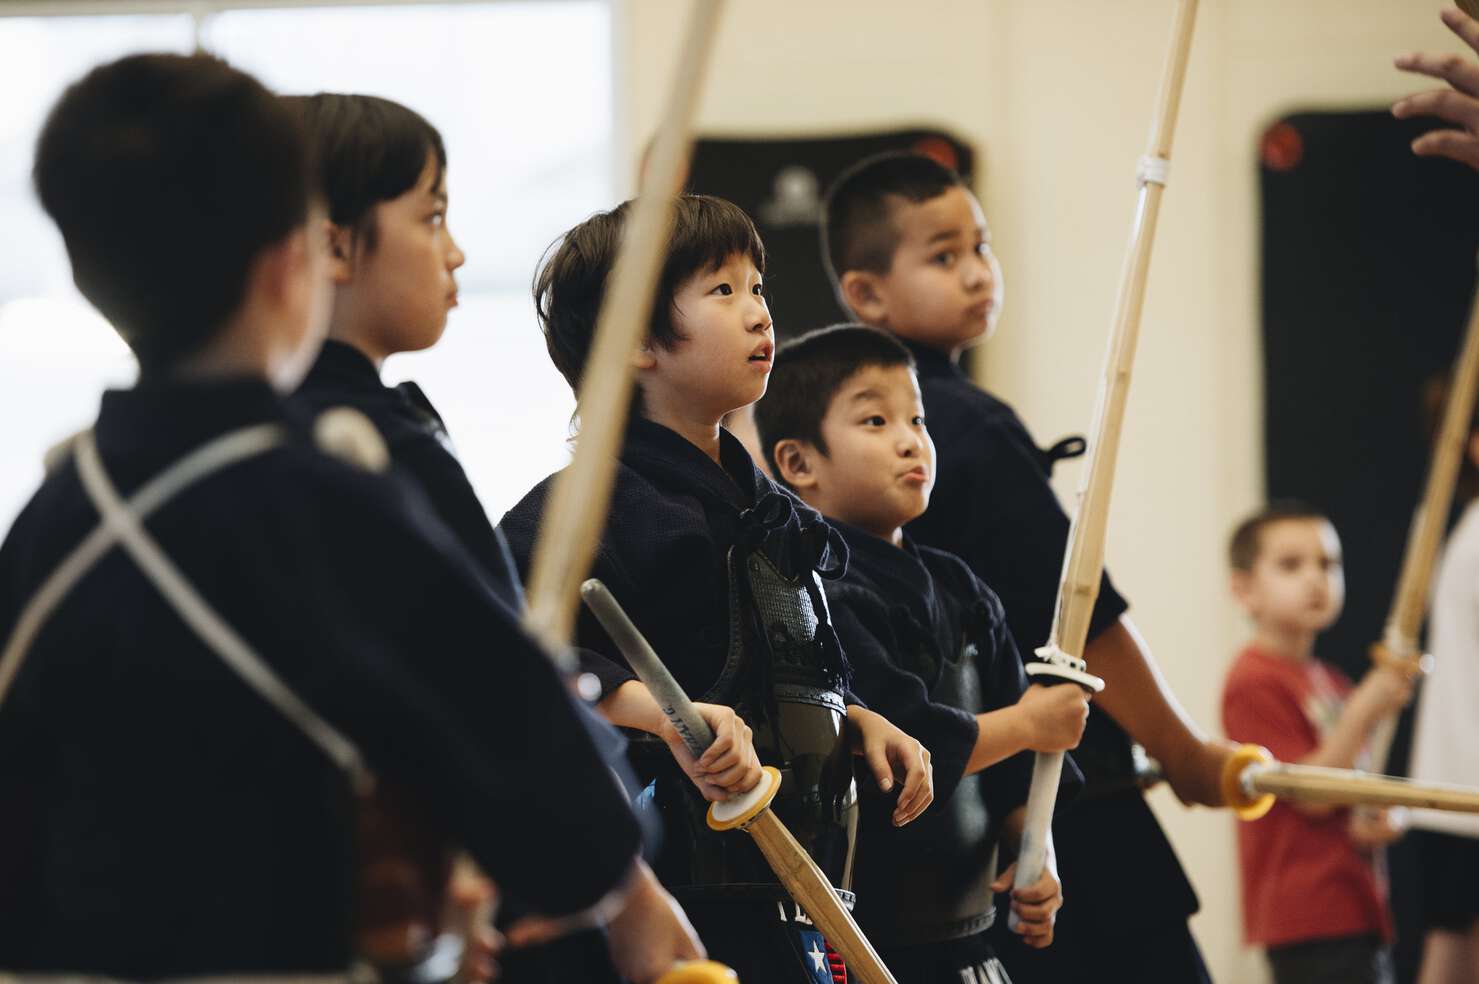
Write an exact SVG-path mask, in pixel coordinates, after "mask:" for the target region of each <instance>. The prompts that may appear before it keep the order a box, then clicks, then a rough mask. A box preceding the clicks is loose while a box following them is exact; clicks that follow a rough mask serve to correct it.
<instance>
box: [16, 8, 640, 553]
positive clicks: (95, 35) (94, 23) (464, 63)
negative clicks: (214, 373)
mask: <svg viewBox="0 0 1479 984" xmlns="http://www.w3.org/2000/svg"><path fill="white" fill-rule="evenodd" d="M212 6H216V7H222V6H223V5H212ZM225 6H226V7H228V8H229V5H225ZM198 8H199V5H192V9H198ZM194 26H195V25H194V24H193V23H192V20H191V18H190V17H189V16H185V15H178V16H151V17H57V18H33V19H4V18H0V85H3V86H6V87H7V88H8V90H9V91H12V92H14V91H18V90H21V89H22V88H24V89H25V91H28V92H34V93H36V98H35V99H34V101H27V105H26V107H25V108H24V110H21V109H18V108H16V107H14V106H5V107H3V108H0V148H3V150H0V229H6V230H7V231H8V232H7V234H6V235H5V236H4V237H0V420H3V421H4V423H3V424H0V429H3V430H4V433H5V435H6V436H5V439H4V441H3V442H0V526H7V525H8V524H9V521H10V519H11V517H12V516H13V515H14V513H15V512H16V511H17V510H18V509H19V508H20V507H21V505H23V504H24V502H25V500H26V499H27V498H28V497H29V495H30V494H31V492H32V491H33V490H34V488H35V485H36V482H37V481H38V479H39V477H40V466H39V461H40V456H41V454H42V452H43V451H44V449H45V448H46V447H48V446H49V445H50V444H52V443H53V442H55V441H57V440H59V439H60V438H62V437H65V436H66V435H67V434H69V433H71V432H72V431H75V430H76V429H78V428H79V427H83V426H86V425H87V423H88V422H89V421H90V420H91V419H92V417H93V415H94V414H95V413H96V409H97V397H98V392H99V390H100V389H101V388H102V387H103V386H104V385H108V384H118V383H126V382H127V381H129V380H130V379H131V378H132V375H133V369H132V363H131V360H130V359H129V358H128V356H127V352H126V349H124V348H123V346H122V344H121V343H120V342H119V341H118V340H117V338H116V336H114V335H113V334H112V332H111V330H109V329H108V328H107V327H106V326H105V325H104V324H103V323H102V322H101V319H100V318H98V317H97V316H96V315H95V314H93V313H92V312H91V309H90V308H87V307H86V305H85V303H84V302H82V301H81V299H80V298H79V297H78V296H77V295H76V292H75V290H73V289H72V287H71V284H70V279H69V278H70V275H69V273H68V269H67V265H66V258H65V255H64V254H63V253H62V250H61V244H60V239H59V237H58V236H57V235H56V233H55V231H54V230H53V229H52V228H51V227H50V225H49V224H48V223H47V222H46V220H45V218H44V216H43V215H42V213H41V211H40V209H39V207H38V206H37V205H36V204H35V199H34V194H33V193H32V192H31V190H30V185H29V168H30V157H31V153H32V149H33V147H32V145H33V143H34V139H35V134H36V132H37V130H38V128H39V126H40V124H41V122H42V118H43V115H44V113H45V111H46V109H47V108H49V106H50V104H51V103H52V102H53V101H54V100H55V98H56V96H57V95H58V94H59V93H60V91H61V89H62V88H63V87H64V86H65V85H66V84H67V83H68V82H70V81H71V80H73V79H74V78H76V77H77V76H79V75H80V74H81V73H82V72H83V71H84V70H85V69H86V67H88V66H90V65H93V64H96V63H98V62H100V61H103V60H106V59H109V58H112V57H116V56H117V55H120V54H123V53H125V52H127V51H138V50H151V49H153V50H175V51H180V50H188V49H189V47H190V46H191V44H192V38H193V36H194V35H193V31H194ZM200 27H201V32H200V36H201V39H202V41H203V43H204V44H205V46H206V47H208V48H209V49H210V50H212V51H214V52H216V53H218V54H220V55H222V56H223V57H225V58H226V59H227V60H229V61H231V62H232V63H233V64H235V65H237V66H239V67H241V68H243V69H246V70H247V71H250V72H252V73H254V74H256V75H257V76H258V77H259V78H261V79H262V80H263V81H264V82H266V83H267V84H268V85H269V86H271V87H273V88H274V89H276V90H277V91H280V92H285V93H309V92H319V91H336V92H365V93H370V94H374V95H382V96H386V97H389V98H393V99H396V100H397V101H399V102H403V103H405V104H406V105H408V106H410V107H412V108H413V109H415V110H417V111H418V112H420V113H422V114H423V115H425V116H426V117H427V118H428V119H430V120H431V121H432V123H433V124H435V125H436V126H437V128H438V129H440V130H441V132H442V135H443V137H444V139H445V141H446V144H447V152H448V158H449V161H448V182H449V189H450V192H451V199H452V204H451V209H450V213H449V216H448V221H449V225H450V227H451V229H452V231H453V233H454V234H455V235H456V236H457V239H458V242H459V244H460V245H461V246H462V247H463V250H464V251H465V252H466V254H467V257H468V259H467V264H466V265H465V266H464V267H463V268H462V269H461V270H460V271H459V272H458V282H459V290H460V295H461V297H460V299H461V306H460V307H459V308H458V309H457V310H455V311H453V312H452V315H451V319H450V322H449V325H448V329H447V334H446V336H445V337H444V338H443V340H442V342H441V344H439V345H438V346H437V347H436V348H435V349H433V350H432V351H430V352H425V353H418V354H415V355H406V356H398V357H395V358H393V359H391V360H390V361H389V363H387V366H386V378H387V380H388V381H391V382H395V381H399V380H401V379H407V378H414V379H416V380H417V381H418V382H419V383H420V384H421V385H422V387H423V388H424V389H425V390H426V392H427V393H428V395H429V396H430V397H431V398H432V400H433V401H434V402H435V403H436V404H437V407H438V409H439V410H440V411H441V412H442V415H443V417H444V418H446V421H447V425H448V428H449V429H450V430H451V433H452V437H453V440H454V442H455V443H456V445H457V448H458V451H459V453H460V454H461V457H462V460H463V463H464V465H465V466H466V467H467V470H468V473H469V475H470V477H471V478H472V480H473V484H474V485H475V486H476V487H477V489H478V491H479V493H480V495H481V496H482V497H483V501H484V504H485V505H486V506H487V508H488V511H489V513H490V514H491V515H492V516H493V518H494V519H495V520H496V519H497V518H498V517H499V516H501V514H502V512H503V511H504V510H505V509H507V508H508V507H509V506H511V505H512V504H513V503H514V502H515V501H516V500H517V498H518V497H519V496H520V495H522V494H523V493H524V492H525V491H527V490H528V488H529V487H530V486H531V485H533V484H534V483H535V482H536V481H538V480H539V479H540V478H543V477H544V476H545V475H546V474H548V473H549V472H551V471H554V470H555V469H557V468H559V467H561V466H562V465H563V464H564V463H565V461H566V460H568V447H567V444H566V440H565V439H566V437H567V436H568V427H569V418H570V413H571V410H572V408H573V407H574V400H573V399H572V397H571V395H570V392H569V389H568V387H566V385H565V382H564V380H563V379H561V378H560V376H559V375H558V373H556V372H555V371H554V369H553V367H552V366H551V365H550V362H549V357H548V356H547V355H546V354H545V351H544V341H543V338H542V337H541V336H540V334H539V331H538V328H537V326H536V323H535V320H534V315H533V304H532V302H531V300H530V298H529V284H530V281H531V280H532V279H533V273H534V268H535V265H536V263H537V261H538V259H539V257H540V256H541V255H542V253H543V252H544V250H545V248H546V247H547V246H548V245H549V244H550V242H551V241H552V240H553V239H554V238H555V237H556V236H557V235H558V234H559V233H560V232H561V231H563V230H564V229H565V228H568V227H569V226H570V225H572V224H574V223H575V222H578V221H580V220H581V219H582V218H584V217H586V216H587V215H589V214H590V213H591V212H593V211H596V210H597V209H600V208H605V207H609V206H610V205H611V204H612V194H613V188H614V180H613V154H612V128H611V107H612V88H611V86H612V81H611V75H612V70H611V54H610V51H611V44H610V33H611V24H610V12H609V10H608V6H607V3H605V2H596V0H592V2H580V0H564V2H497V3H486V4H476V3H463V4H448V5H445V6H440V5H425V4H409V5H406V6H366V7H323V8H314V7H286V8H266V9H219V10H215V11H214V12H212V13H209V14H208V15H207V16H206V17H205V19H204V21H203V23H202V24H201V25H200ZM12 51H14V52H18V53H20V52H23V53H24V54H25V58H24V59H23V60H19V61H18V60H16V59H14V58H11V57H8V56H9V55H10V54H11V53H12ZM12 102H13V101H12ZM9 230H14V232H13V233H12V232H9Z"/></svg>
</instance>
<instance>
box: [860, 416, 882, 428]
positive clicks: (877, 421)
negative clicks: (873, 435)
mask: <svg viewBox="0 0 1479 984" xmlns="http://www.w3.org/2000/svg"><path fill="white" fill-rule="evenodd" d="M863 423H865V424H867V425H868V426H869V427H882V426H883V425H884V424H885V423H886V421H885V420H884V419H883V415H882V414H879V413H875V414H874V415H873V416H871V417H869V418H868V419H866V420H864V421H863Z"/></svg>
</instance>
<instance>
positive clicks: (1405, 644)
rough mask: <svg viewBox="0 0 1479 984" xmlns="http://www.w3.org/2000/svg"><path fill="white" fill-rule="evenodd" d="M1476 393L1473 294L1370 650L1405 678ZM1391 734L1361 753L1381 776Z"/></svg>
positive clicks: (1385, 724)
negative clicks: (1423, 478) (1386, 611)
mask: <svg viewBox="0 0 1479 984" xmlns="http://www.w3.org/2000/svg"><path fill="white" fill-rule="evenodd" d="M1476 392H1479V293H1476V295H1475V299H1474V306H1473V308H1472V310H1471V311H1470V312H1469V327H1468V330H1467V334H1466V335H1465V336H1464V347H1463V349H1462V351H1461V352H1460V353H1459V358H1458V363H1457V364H1456V365H1455V366H1454V367H1453V382H1452V384H1451V385H1450V386H1449V388H1448V405H1447V406H1446V407H1445V408H1444V411H1443V423H1442V425H1441V426H1440V428H1439V430H1438V437H1437V439H1436V440H1435V441H1434V443H1433V463H1432V465H1431V466H1430V467H1429V469H1428V486H1427V489H1426V490H1425V491H1424V493H1423V498H1422V502H1421V503H1419V504H1418V507H1417V512H1416V513H1414V514H1413V517H1412V529H1411V532H1410V533H1409V534H1408V537H1407V552H1406V554H1405V555H1404V556H1403V558H1402V573H1401V575H1400V576H1399V577H1398V579H1397V593H1396V596H1395V597H1394V598H1393V599H1392V611H1391V614H1390V615H1388V616H1387V624H1386V630H1385V631H1384V632H1383V634H1382V639H1381V641H1380V642H1378V643H1376V644H1374V645H1373V646H1372V647H1371V660H1372V662H1374V663H1376V664H1377V665H1378V666H1390V667H1392V668H1394V669H1396V670H1398V671H1400V672H1402V673H1405V674H1407V676H1408V677H1409V678H1411V677H1416V676H1419V675H1421V674H1422V673H1425V672H1426V671H1427V669H1428V666H1429V664H1430V660H1431V657H1427V656H1424V655H1423V654H1422V653H1421V652H1420V651H1419V649H1418V634H1419V632H1420V631H1421V629H1422V624H1423V617H1424V616H1425V615H1426V614H1427V610H1428V586H1429V585H1430V584H1431V583H1432V579H1433V568H1434V566H1435V564H1436V563H1437V559H1438V547H1439V544H1440V543H1442V540H1443V531H1444V530H1445V529H1446V528H1447V526H1448V511H1449V509H1450V508H1451V507H1452V505H1453V487H1454V484H1455V483H1456V482H1457V481H1458V473H1459V467H1460V465H1462V464H1463V459H1464V455H1465V450H1466V448H1467V446H1468V443H1469V429H1470V424H1471V423H1472V421H1473V419H1474V397H1475V393H1476ZM1396 730H1397V717H1396V715H1389V716H1388V717H1386V718H1383V719H1382V721H1381V723H1380V724H1378V725H1377V726H1376V728H1375V729H1374V730H1373V731H1372V733H1371V741H1370V744H1369V745H1368V746H1367V747H1368V748H1369V750H1370V755H1371V759H1370V765H1371V768H1372V769H1373V770H1374V771H1382V770H1385V768H1386V761H1387V753H1388V752H1389V751H1390V750H1391V747H1392V736H1393V735H1394V734H1395V733H1396Z"/></svg>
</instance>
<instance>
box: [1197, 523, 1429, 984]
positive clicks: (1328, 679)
mask: <svg viewBox="0 0 1479 984" xmlns="http://www.w3.org/2000/svg"><path fill="white" fill-rule="evenodd" d="M1228 553H1229V562H1230V564H1231V567H1232V592H1233V596H1234V597H1235V598H1236V599H1237V601H1238V604H1239V605H1240V606H1241V607H1242V608H1243V609H1244V610H1245V611H1246V612H1247V613H1248V615H1249V617H1250V618H1251V619H1252V621H1253V627H1254V637H1253V641H1252V642H1251V643H1250V644H1249V646H1248V647H1247V648H1246V649H1244V651H1243V652H1242V654H1241V655H1239V657H1238V659H1237V662H1236V663H1234V665H1233V667H1232V669H1231V670H1230V671H1229V673H1228V678H1227V684H1226V688H1225V690H1224V692H1223V698H1222V718H1223V727H1224V728H1225V729H1226V731H1227V734H1228V737H1229V738H1232V739H1233V740H1235V741H1240V742H1251V743H1254V744H1258V745H1262V746H1264V747H1266V748H1268V749H1269V750H1270V751H1271V752H1273V754H1274V756H1275V757H1276V758H1277V759H1279V760H1281V761H1284V762H1295V763H1301V764H1305V765H1317V766H1328V767H1333V768H1341V769H1350V768H1355V767H1356V765H1357V763H1358V761H1360V760H1361V759H1362V758H1363V749H1364V747H1365V745H1366V742H1367V739H1368V738H1369V737H1370V735H1371V732H1372V729H1373V728H1374V727H1375V726H1376V724H1377V723H1378V722H1379V721H1381V720H1382V719H1383V718H1385V717H1387V716H1388V715H1391V714H1395V713H1396V712H1397V711H1399V710H1400V709H1401V708H1402V707H1403V705H1405V704H1406V703H1407V700H1408V698H1409V697H1410V696H1411V694H1412V683H1411V681H1410V680H1409V678H1408V677H1407V676H1406V675H1405V674H1404V673H1403V672H1402V671H1401V670H1399V669H1397V668H1395V667H1392V666H1389V665H1386V664H1381V665H1378V666H1376V667H1373V668H1372V669H1371V670H1370V671H1368V672H1367V674H1366V676H1365V677H1364V678H1363V679H1362V681H1361V683H1360V685H1359V686H1357V687H1355V688H1352V687H1351V684H1350V681H1349V680H1347V679H1346V677H1345V675H1344V674H1342V673H1341V672H1340V671H1339V670H1337V669H1335V668H1334V667H1333V666H1330V665H1328V664H1326V663H1323V662H1321V661H1318V660H1316V659H1315V655H1314V642H1315V636H1316V635H1318V634H1319V633H1320V632H1321V631H1322V630H1324V629H1325V628H1327V627H1328V626H1329V625H1330V624H1331V623H1332V622H1334V621H1335V619H1336V618H1337V617H1339V615H1340V609H1341V607H1342V605H1343V603H1344V601H1345V578H1344V575H1343V573H1342V570H1341V554H1340V539H1339V538H1338V537H1337V536H1336V534H1335V528H1334V527H1333V526H1332V525H1331V524H1330V521H1329V520H1328V519H1327V518H1326V517H1325V516H1323V515H1322V514H1320V513H1319V512H1316V511H1315V510H1313V509H1310V508H1309V507H1307V506H1302V505H1299V504H1276V505H1273V506H1270V507H1268V508H1266V509H1263V510H1262V511H1260V512H1258V513H1257V514H1255V515H1254V516H1252V517H1250V518H1248V519H1247V520H1244V521H1243V523H1241V524H1240V525H1239V526H1238V528H1237V530H1236V531H1235V532H1234V533H1233V537H1232V542H1231V545H1230V547H1229V551H1228ZM1399 833H1400V831H1399V830H1398V829H1397V828H1396V827H1395V826H1394V825H1393V824H1392V822H1391V820H1390V819H1389V816H1388V814H1387V813H1386V812H1385V811H1381V810H1375V811H1368V810H1349V809H1344V808H1337V807H1332V806H1326V805H1322V804H1297V803H1286V802H1279V803H1277V804H1275V805H1274V807H1273V809H1272V810H1271V811H1270V812H1269V814H1268V815H1267V816H1265V817H1263V818H1262V819H1260V820H1255V821H1253V822H1251V823H1243V824H1239V825H1238V854H1239V857H1240V859H1241V862H1242V871H1243V924H1244V932H1245V935H1246V937H1247V939H1248V941H1249V942H1250V943H1255V944H1261V945H1263V946H1264V947H1266V948H1267V953H1268V959H1269V964H1270V966H1271V967H1272V968H1273V974H1274V980H1275V981H1276V982H1277V984H1308V982H1319V981H1331V982H1334V981H1341V982H1347V981H1349V982H1371V984H1385V982H1389V981H1391V980H1392V968H1391V958H1390V955H1389V953H1388V950H1387V944H1388V942H1389V941H1390V939H1391V935H1392V928H1391V918H1390V915H1389V914H1388V912H1387V904H1386V886H1385V875H1384V873H1382V871H1381V870H1380V862H1379V860H1378V858H1377V856H1376V853H1375V852H1376V850H1377V848H1379V847H1381V846H1382V845H1384V844H1386V843H1389V842H1390V841H1392V840H1393V839H1395V838H1396V837H1397V836H1398V835H1399Z"/></svg>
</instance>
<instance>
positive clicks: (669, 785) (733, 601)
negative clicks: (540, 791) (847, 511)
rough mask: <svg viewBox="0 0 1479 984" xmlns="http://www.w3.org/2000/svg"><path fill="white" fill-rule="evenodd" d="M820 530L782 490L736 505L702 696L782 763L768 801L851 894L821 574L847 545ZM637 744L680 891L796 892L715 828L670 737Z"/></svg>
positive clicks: (836, 674)
mask: <svg viewBox="0 0 1479 984" xmlns="http://www.w3.org/2000/svg"><path fill="white" fill-rule="evenodd" d="M820 529H821V530H822V531H825V532H824V533H821V534H816V535H813V533H812V532H808V531H802V530H798V528H797V524H796V522H795V515H794V510H793V508H792V503H791V501H790V500H789V498H787V497H786V496H785V495H783V494H780V493H772V494H769V495H766V496H763V497H762V498H761V500H760V502H759V503H758V504H757V505H756V506H755V507H754V508H753V509H749V510H746V511H745V512H744V513H743V514H741V515H740V517H739V529H738V534H739V535H738V536H737V537H736V538H735V540H734V541H733V542H734V543H735V546H733V547H732V548H730V550H729V553H728V562H727V568H728V570H727V573H728V581H729V605H728V608H729V640H728V645H727V651H726V653H725V658H724V663H723V667H722V669H721V670H720V672H719V674H718V677H717V679H716V680H715V682H714V684H713V685H712V686H711V687H710V688H709V689H708V690H707V691H706V692H704V693H703V694H700V695H698V699H699V700H702V701H705V702H708V703H715V704H725V705H729V706H732V707H733V708H734V709H735V711H736V712H737V713H738V714H739V715H740V716H741V717H742V718H744V720H745V722H746V723H747V724H749V725H750V727H751V728H752V730H753V731H754V742H755V749H756V752H757V753H758V754H759V756H760V761H761V763H762V764H764V765H773V766H775V767H776V768H778V769H779V770H780V772H781V788H780V792H779V794H778V795H777V796H776V799H775V802H774V804H773V805H772V807H771V808H772V809H773V810H774V811H775V814H776V816H777V817H778V818H779V819H780V820H781V822H782V823H784V824H785V825H786V827H787V829H789V830H790V832H791V833H792V835H794V836H795V838H796V839H797V841H799V842H800V843H801V845H802V847H804V848H805V849H806V850H807V852H808V853H809V854H810V855H811V857H812V859H813V860H814V861H815V862H816V863H817V866H818V867H819V868H821V870H822V872H823V873H824V874H825V875H826V876H827V878H828V880H829V881H830V882H831V883H832V885H833V886H834V887H836V888H837V889H838V890H839V894H840V895H842V896H844V899H845V900H846V901H847V902H849V903H850V902H851V901H852V895H851V892H850V890H849V889H850V887H851V882H852V856H853V844H854V841H855V838H856V832H857V810H858V799H857V789H856V786H855V785H854V782H853V756H852V753H851V751H850V750H849V748H848V745H847V741H846V736H845V735H844V727H845V725H846V721H847V711H846V704H845V702H844V698H843V691H844V689H845V687H846V663H845V661H844V660H843V657H842V650H841V647H840V645H839V644H838V642H837V637H836V635H835V634H834V633H833V631H832V627H831V624H830V622H829V621H828V619H827V611H826V599H825V597H824V595H823V594H822V590H821V583H820V579H819V578H818V575H817V573H816V570H817V568H819V567H820V568H822V569H823V572H824V573H829V574H832V573H840V568H841V564H842V563H843V562H845V561H844V558H845V550H846V548H845V546H842V545H841V542H840V538H838V537H836V535H835V534H833V533H831V531H830V529H829V528H828V527H826V526H822V527H820ZM829 561H831V562H836V567H829V566H828V564H829ZM654 746H655V747H654ZM633 753H634V754H633V758H634V761H635V763H636V765H637V767H638V769H639V771H641V772H642V773H643V779H644V780H646V779H651V781H652V785H651V787H650V789H651V795H652V797H653V799H654V801H655V805H656V806H657V808H658V809H659V811H660V812H661V815H662V818H663V822H664V824H665V833H666V836H665V840H664V843H663V848H662V852H661V854H660V856H659V859H658V864H657V870H658V874H659V875H660V876H661V877H662V880H663V882H664V883H665V884H667V885H668V886H669V887H671V888H673V889H674V890H675V894H677V895H678V897H679V898H680V899H699V898H716V899H718V898H723V899H736V900H738V899H747V898H748V899H755V900H762V901H774V900H782V899H786V898H788V897H789V896H787V895H786V892H785V890H784V889H783V888H782V887H781V886H780V885H779V883H778V882H777V881H776V878H775V875H774V873H773V872H772V871H771V869H770V866H769V865H768V864H766V862H765V859H764V857H763V856H762V855H761V854H760V851H759V849H758V848H756V847H755V845H754V843H753V842H752V841H751V840H750V838H749V837H746V836H743V835H738V836H737V835H736V834H734V833H717V832H715V831H713V830H710V829H709V827H708V824H707V823H706V822H705V813H706V812H707V809H708V804H707V803H706V802H705V801H704V800H703V798H702V797H701V796H700V795H699V794H698V791H697V790H696V789H695V788H694V787H693V784H692V783H691V782H690V781H689V780H688V779H687V777H686V776H684V775H683V773H682V772H681V770H679V769H678V768H677V766H676V764H675V763H673V762H672V759H671V756H670V755H669V753H668V751H667V747H666V746H665V745H663V744H662V743H661V742H656V741H643V742H635V743H634V745H633Z"/></svg>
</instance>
